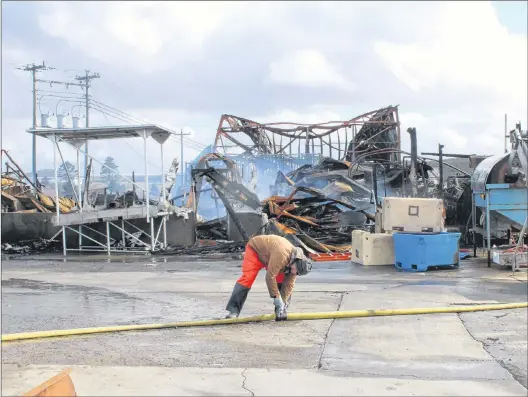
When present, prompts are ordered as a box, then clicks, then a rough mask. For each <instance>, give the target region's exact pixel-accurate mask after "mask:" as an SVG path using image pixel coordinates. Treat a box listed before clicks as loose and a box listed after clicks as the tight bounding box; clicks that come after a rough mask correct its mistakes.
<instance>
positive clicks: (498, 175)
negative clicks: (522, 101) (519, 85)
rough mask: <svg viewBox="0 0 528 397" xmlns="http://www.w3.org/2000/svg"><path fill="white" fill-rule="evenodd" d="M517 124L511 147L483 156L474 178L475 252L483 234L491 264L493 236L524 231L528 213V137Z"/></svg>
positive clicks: (512, 133)
mask: <svg viewBox="0 0 528 397" xmlns="http://www.w3.org/2000/svg"><path fill="white" fill-rule="evenodd" d="M516 127H517V128H516V129H515V130H513V131H511V132H510V140H511V143H512V151H511V152H509V153H506V154H501V155H497V156H492V157H489V158H487V159H485V160H483V161H482V162H481V163H480V164H479V165H478V166H477V168H476V169H475V172H474V173H473V176H472V178H471V190H472V219H473V229H472V230H473V245H474V255H475V256H476V247H477V242H476V237H477V236H476V235H477V234H480V235H482V236H483V237H484V238H485V240H486V245H485V246H486V248H487V252H488V266H491V239H492V237H493V238H505V237H506V238H507V237H509V236H510V234H511V232H512V231H521V229H522V228H523V225H524V224H525V222H526V219H527V217H528V185H527V178H528V137H527V134H526V132H524V133H523V131H521V126H520V124H517V126H516ZM480 226H483V227H480ZM519 238H520V239H521V240H522V239H523V238H524V236H520V237H519Z"/></svg>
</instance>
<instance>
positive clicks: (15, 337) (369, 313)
mask: <svg viewBox="0 0 528 397" xmlns="http://www.w3.org/2000/svg"><path fill="white" fill-rule="evenodd" d="M522 308H528V302H519V303H502V304H492V305H472V306H452V307H432V308H414V309H378V310H351V311H339V312H323V313H290V314H288V318H287V320H286V321H298V320H325V319H336V318H356V317H377V316H405V315H417V314H436V313H464V312H478V311H487V310H505V309H522ZM271 320H275V315H274V314H265V315H262V316H253V317H242V318H232V319H221V320H200V321H185V322H179V323H168V324H137V325H117V326H110V327H96V328H77V329H62V330H54V331H38V332H22V333H17V334H7V335H2V342H11V341H20V340H26V339H42V338H53V337H61V336H73V335H87V334H100V333H107V332H123V331H144V330H149V329H163V328H184V327H203V326H207V325H226V324H242V323H253V322H262V321H271Z"/></svg>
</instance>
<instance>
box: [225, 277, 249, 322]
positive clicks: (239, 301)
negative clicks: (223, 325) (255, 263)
mask: <svg viewBox="0 0 528 397" xmlns="http://www.w3.org/2000/svg"><path fill="white" fill-rule="evenodd" d="M248 293H249V288H247V287H244V286H243V285H241V284H239V283H236V284H235V287H234V288H233V292H232V293H231V298H230V299H229V302H227V306H226V310H227V311H228V312H229V314H228V315H227V318H233V317H238V316H239V314H240V312H241V311H242V307H243V306H244V303H245V302H246V298H247V296H248Z"/></svg>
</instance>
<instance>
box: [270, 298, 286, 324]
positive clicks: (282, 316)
mask: <svg viewBox="0 0 528 397" xmlns="http://www.w3.org/2000/svg"><path fill="white" fill-rule="evenodd" d="M273 305H274V306H275V320H276V321H281V320H286V305H285V304H284V302H283V301H282V299H281V298H274V299H273Z"/></svg>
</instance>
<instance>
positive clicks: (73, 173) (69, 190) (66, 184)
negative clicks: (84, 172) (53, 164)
mask: <svg viewBox="0 0 528 397" xmlns="http://www.w3.org/2000/svg"><path fill="white" fill-rule="evenodd" d="M68 175H69V176H70V178H71V180H72V182H73V181H75V180H76V179H77V170H76V169H75V166H74V165H73V164H72V163H70V162H69V161H65V162H64V164H61V166H60V167H59V168H58V169H57V176H58V178H59V180H60V181H61V182H62V186H61V192H62V194H63V195H65V196H73V186H72V185H71V183H70V180H69V179H68ZM56 183H58V181H56Z"/></svg>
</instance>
